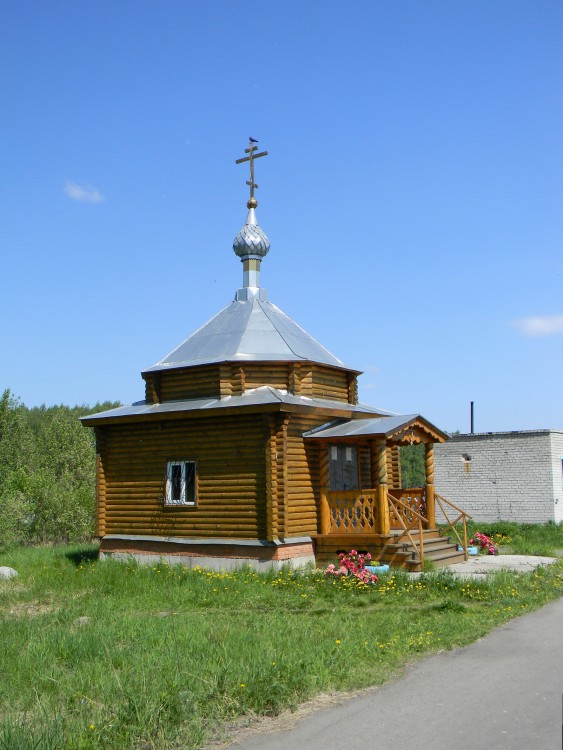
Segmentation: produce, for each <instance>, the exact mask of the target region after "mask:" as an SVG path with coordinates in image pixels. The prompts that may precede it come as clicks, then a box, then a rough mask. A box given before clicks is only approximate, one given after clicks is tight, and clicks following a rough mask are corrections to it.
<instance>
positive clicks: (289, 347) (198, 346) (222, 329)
mask: <svg viewBox="0 0 563 750" xmlns="http://www.w3.org/2000/svg"><path fill="white" fill-rule="evenodd" d="M245 361H246V362H248V361H251V362H252V361H257V362H260V361H262V362H268V361H285V362H296V361H306V362H318V363H319V364H324V365H330V366H332V367H339V368H344V369H349V368H347V367H346V365H345V364H344V363H343V362H342V361H341V360H339V359H338V358H337V357H335V356H334V355H333V354H331V353H330V352H329V351H328V349H325V347H324V346H322V345H321V344H319V342H318V341H315V339H314V338H313V337H312V336H310V335H309V334H308V333H307V332H306V331H304V330H303V328H301V327H300V326H299V325H297V323H295V321H293V320H292V319H291V318H290V317H288V316H287V315H286V314H285V313H284V312H282V311H281V310H280V309H279V308H278V307H276V306H275V305H274V304H272V303H271V302H268V301H267V300H265V299H261V298H260V296H255V297H252V298H250V299H246V300H235V301H233V302H231V303H230V304H229V305H227V307H225V308H224V309H223V310H221V311H220V312H219V313H218V314H217V315H215V317H214V318H211V320H209V321H208V322H207V323H205V324H204V325H203V326H202V327H201V328H199V329H198V330H197V331H196V332H195V333H193V334H192V335H191V336H190V337H189V338H187V339H186V340H185V341H184V342H183V343H181V344H180V345H179V346H177V347H176V349H174V350H173V351H171V352H170V354H168V355H167V356H166V357H164V358H163V359H161V360H160V362H157V363H156V364H155V365H153V366H152V367H150V368H148V369H147V370H145V372H155V371H158V370H166V369H170V368H174V367H191V366H194V365H205V364H213V363H216V362H245ZM353 372H357V371H356V370H354V371H353Z"/></svg>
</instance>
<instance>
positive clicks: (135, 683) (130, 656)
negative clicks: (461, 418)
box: [0, 527, 563, 750]
mask: <svg viewBox="0 0 563 750" xmlns="http://www.w3.org/2000/svg"><path fill="white" fill-rule="evenodd" d="M554 528H556V529H557V528H558V527H554ZM558 532H559V538H558V540H557V544H555V543H554V547H553V548H554V549H555V548H557V549H561V548H563V543H562V540H561V537H563V531H562V530H561V529H558ZM557 545H559V546H557ZM0 565H10V566H12V567H14V568H16V569H17V570H18V571H19V573H20V575H19V577H18V578H17V579H13V580H11V581H0V622H1V629H2V630H1V633H2V636H1V638H0V749H1V750H7V749H9V750H32V748H33V750H47V749H49V750H55V749H56V750H94V749H96V750H102V749H103V750H113V749H114V748H115V749H116V750H117V749H123V750H125V748H127V750H131V749H132V748H135V749H136V750H148V749H149V748H151V749H161V750H164V749H165V748H166V749H167V750H170V749H171V748H177V749H178V750H179V748H198V747H201V746H202V745H203V744H204V743H205V742H206V741H208V740H209V739H210V738H211V737H213V736H217V735H218V734H219V735H220V733H221V731H222V727H225V726H226V725H227V724H228V723H229V722H232V721H233V720H235V719H236V718H237V717H240V716H241V715H243V714H246V713H255V714H275V713H276V712H279V711H280V710H281V709H283V708H286V707H295V706H297V705H298V704H299V703H301V702H302V701H304V700H306V699H308V698H310V697H312V696H313V695H315V694H318V693H320V692H323V691H329V690H348V689H353V688H360V687H364V686H367V685H374V684H380V683H382V682H384V681H386V680H388V679H389V678H390V677H391V676H392V675H393V674H396V672H397V670H400V669H401V668H402V667H403V666H404V665H405V664H406V663H407V662H408V661H410V660H412V659H413V658H417V657H419V656H420V655H422V654H429V653H432V652H435V651H438V650H440V649H450V648H453V647H455V646H459V645H463V644H467V643H470V642H472V641H474V640H475V639H476V638H478V637H480V636H483V635H484V634H485V633H487V632H488V631H490V630H491V629H492V628H493V627H495V626H496V625H499V624H501V623H503V622H506V621H507V620H509V619H510V618H512V617H514V616H516V615H519V614H522V613H524V612H528V611H530V610H532V609H534V608H537V607H539V606H541V605H543V604H545V603H546V602H548V601H550V600H552V599H554V598H556V597H558V596H561V595H562V594H563V563H562V562H558V563H556V564H554V565H551V566H549V567H546V568H540V569H538V571H537V572H536V573H533V574H526V575H522V574H511V573H506V572H499V573H496V574H494V575H491V576H490V577H488V579H487V580H486V581H485V582H483V581H478V582H473V581H462V580H459V579H457V580H456V579H454V578H453V577H452V576H451V575H449V574H446V573H440V572H437V573H431V574H428V575H426V576H424V577H422V578H419V579H410V578H408V577H407V575H406V574H402V573H398V572H395V573H393V572H391V573H389V574H387V575H385V576H381V577H380V580H379V581H378V583H377V584H375V585H374V586H360V587H355V586H353V585H351V584H350V583H349V582H348V581H344V582H341V581H335V580H331V581H327V580H325V579H324V576H323V575H322V573H318V572H317V573H314V572H308V573H292V572H291V571H289V570H286V571H284V572H282V573H277V574H274V573H272V574H269V575H266V574H256V573H253V572H251V571H249V570H246V571H240V572H237V573H217V572H211V571H205V570H197V569H196V570H188V569H184V568H180V567H174V568H171V567H168V566H166V565H162V564H155V565H154V566H152V567H139V566H137V565H134V564H123V563H114V562H112V561H98V560H97V559H96V549H95V547H81V548H77V547H74V548H70V547H66V548H61V547H59V548H37V549H21V550H15V551H12V552H9V553H6V554H4V555H2V556H0Z"/></svg>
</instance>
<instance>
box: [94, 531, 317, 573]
mask: <svg viewBox="0 0 563 750" xmlns="http://www.w3.org/2000/svg"><path fill="white" fill-rule="evenodd" d="M100 557H113V558H116V559H128V558H131V557H133V558H135V559H137V560H139V562H144V563H150V562H152V561H154V559H155V558H158V559H163V560H165V561H166V562H168V563H169V564H173V565H177V564H181V565H188V566H190V567H194V566H196V565H200V566H202V567H211V568H225V569H232V568H235V567H242V566H244V565H251V566H252V567H257V568H270V567H281V565H283V564H284V563H291V564H293V565H294V566H296V567H299V566H302V565H305V564H306V563H308V562H314V560H315V557H314V547H313V542H312V540H307V541H303V540H299V541H297V542H283V543H279V544H265V543H259V542H257V543H256V544H252V543H250V544H249V543H245V544H244V545H242V544H229V543H228V542H226V543H216V542H215V543H214V542H203V541H202V542H198V541H195V540H193V539H192V540H189V543H188V542H184V543H183V542H182V541H173V542H171V541H166V540H163V541H156V540H148V539H130V538H129V539H115V538H110V539H108V538H104V539H102V541H101V545H100Z"/></svg>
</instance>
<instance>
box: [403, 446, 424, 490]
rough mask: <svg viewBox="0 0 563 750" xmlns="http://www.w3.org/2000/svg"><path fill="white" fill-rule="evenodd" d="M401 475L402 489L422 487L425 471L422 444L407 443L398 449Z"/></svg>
mask: <svg viewBox="0 0 563 750" xmlns="http://www.w3.org/2000/svg"><path fill="white" fill-rule="evenodd" d="M400 451H401V453H400V456H401V476H402V480H403V489H407V488H409V487H424V485H425V484H426V473H425V468H424V445H423V444H422V443H420V444H419V445H407V446H404V447H403V448H401V449H400Z"/></svg>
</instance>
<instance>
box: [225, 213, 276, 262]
mask: <svg viewBox="0 0 563 750" xmlns="http://www.w3.org/2000/svg"><path fill="white" fill-rule="evenodd" d="M257 205H258V202H257V201H256V199H255V198H251V199H250V200H249V201H248V203H247V206H248V216H247V217H246V224H245V225H244V226H243V228H242V229H241V230H240V232H239V233H238V234H237V236H236V237H235V239H234V240H233V250H234V251H235V253H236V255H238V257H239V258H240V259H241V260H246V259H250V258H255V259H256V260H262V258H263V257H264V256H265V255H267V254H268V251H269V249H270V240H269V239H268V237H267V235H266V232H264V230H263V229H262V228H261V227H259V226H258V224H257V223H256V212H255V208H256V206H257Z"/></svg>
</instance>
